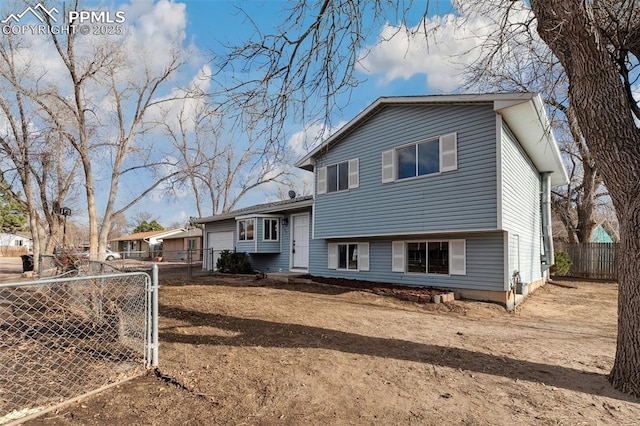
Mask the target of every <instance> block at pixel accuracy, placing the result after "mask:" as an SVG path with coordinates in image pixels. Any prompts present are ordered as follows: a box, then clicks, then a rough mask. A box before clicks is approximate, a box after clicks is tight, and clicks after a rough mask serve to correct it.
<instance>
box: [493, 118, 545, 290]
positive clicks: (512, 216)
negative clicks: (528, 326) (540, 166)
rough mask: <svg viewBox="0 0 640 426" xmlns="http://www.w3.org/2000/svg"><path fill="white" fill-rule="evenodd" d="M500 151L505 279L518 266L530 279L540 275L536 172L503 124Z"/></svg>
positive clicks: (527, 279) (525, 276) (526, 278)
mask: <svg viewBox="0 0 640 426" xmlns="http://www.w3.org/2000/svg"><path fill="white" fill-rule="evenodd" d="M501 153H502V155H501V167H502V228H503V229H504V230H506V231H508V238H509V256H508V259H509V265H508V269H507V271H506V273H507V275H508V276H507V279H508V280H510V279H511V276H512V274H513V272H514V271H515V270H519V271H520V278H521V280H522V282H524V283H530V282H532V281H536V280H539V279H541V278H542V270H541V266H540V253H541V241H540V239H541V229H540V226H541V225H540V220H541V219H540V186H541V181H540V174H539V173H538V170H536V168H535V166H534V165H533V164H532V163H531V161H530V160H529V158H528V157H527V155H526V153H525V152H524V151H523V150H522V148H521V147H520V144H518V142H516V138H515V136H514V135H513V134H512V133H511V131H510V130H509V128H508V127H507V126H506V125H504V124H503V125H502V138H501Z"/></svg>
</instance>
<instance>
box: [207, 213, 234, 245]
mask: <svg viewBox="0 0 640 426" xmlns="http://www.w3.org/2000/svg"><path fill="white" fill-rule="evenodd" d="M228 231H233V234H234V235H235V234H236V221H235V219H228V220H221V221H219V222H209V223H205V225H204V235H205V236H206V235H209V232H228ZM203 238H206V237H204V236H203ZM204 244H205V246H204V248H205V249H206V248H207V245H209V243H208V242H207V243H204Z"/></svg>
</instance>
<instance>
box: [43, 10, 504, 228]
mask: <svg viewBox="0 0 640 426" xmlns="http://www.w3.org/2000/svg"><path fill="white" fill-rule="evenodd" d="M425 2H426V0H417V1H415V3H414V5H413V8H412V9H411V10H410V12H409V14H408V22H407V25H408V27H410V28H412V27H415V28H421V27H420V26H419V25H420V24H421V19H422V13H423V12H424V8H425V5H426V3H425ZM36 3H37V2H36V1H34V4H36ZM462 3H464V2H462ZM85 5H86V6H85V7H88V8H96V9H98V10H112V11H117V10H124V11H126V14H127V22H126V25H127V26H128V27H129V28H130V29H131V32H132V34H134V36H135V37H138V38H139V39H138V40H135V43H129V45H132V46H134V47H132V49H133V50H132V52H130V55H137V54H138V52H137V51H136V50H135V49H136V47H135V46H136V43H137V46H138V48H139V47H140V46H147V47H148V46H152V50H153V52H154V55H155V56H157V58H154V60H155V59H157V60H158V63H161V59H162V57H163V54H164V52H163V47H164V46H165V45H164V44H163V42H164V40H175V39H179V40H180V43H181V44H182V45H183V46H185V48H186V47H187V46H191V48H193V49H194V52H195V53H194V54H193V55H192V58H191V63H190V66H189V67H188V68H187V69H186V70H185V71H183V73H182V74H181V76H180V78H178V79H177V80H176V82H175V83H176V86H178V85H184V84H187V83H189V82H190V81H192V80H193V79H194V78H195V76H197V75H198V74H199V73H202V72H203V70H204V69H206V67H207V66H210V63H211V62H210V59H211V55H212V54H213V55H214V56H216V55H217V52H220V49H221V44H225V43H234V44H240V43H242V42H243V41H245V40H247V39H248V38H249V37H250V36H251V35H252V34H253V32H254V28H253V26H252V24H251V23H250V22H249V19H248V18H247V17H246V16H245V15H244V14H243V13H241V12H240V11H239V8H242V9H244V11H245V13H246V14H247V15H248V16H249V17H250V19H251V21H253V22H254V23H255V24H256V25H257V26H258V27H259V28H260V30H261V31H262V32H263V33H273V32H274V29H275V28H276V26H277V25H279V24H282V21H283V19H284V16H286V15H285V11H284V10H285V9H286V8H287V7H289V6H290V5H291V3H290V2H285V1H268V0H267V1H226V0H218V1H206V0H195V1H178V0H174V1H169V0H127V1H115V2H106V3H105V2H98V1H89V2H85ZM429 10H430V16H429V18H428V21H427V22H426V24H427V26H430V27H434V26H437V27H438V31H437V32H436V33H435V35H434V36H433V37H431V38H430V39H429V43H428V46H427V44H426V42H425V37H424V35H422V36H420V35H418V37H415V38H413V39H410V38H408V37H407V36H406V32H405V31H404V28H401V31H398V29H397V26H398V25H400V23H399V22H396V21H395V20H396V19H397V18H396V15H395V13H393V11H390V12H389V16H388V17H386V23H383V22H378V23H376V24H375V25H374V24H371V25H370V26H369V33H368V39H367V45H368V46H369V50H368V51H367V52H365V51H363V52H362V60H361V61H360V65H359V66H358V74H357V77H358V78H359V80H362V81H363V82H362V83H361V84H360V85H359V86H358V87H356V88H355V89H354V90H353V92H352V93H351V96H350V100H349V103H348V105H347V106H346V108H344V109H343V110H341V111H340V115H338V116H335V117H332V123H345V122H347V121H349V120H350V119H351V118H353V117H354V116H355V115H357V114H358V113H359V112H360V111H361V110H363V109H364V108H366V107H367V106H368V105H369V104H370V103H372V102H373V101H375V99H377V98H378V97H380V96H396V95H423V94H437V93H451V92H454V91H456V90H457V89H458V88H459V86H460V85H461V84H462V82H463V72H462V71H463V70H464V66H465V64H468V63H470V62H471V61H472V60H473V57H474V53H472V50H473V48H474V47H477V46H478V44H479V39H480V37H482V36H485V35H487V34H488V32H489V31H490V29H491V24H492V23H491V22H490V21H488V18H482V17H478V16H476V15H473V14H470V15H469V16H466V21H465V24H464V25H461V24H460V23H459V21H457V18H456V17H455V16H454V15H452V14H451V13H452V11H453V8H452V6H451V4H450V3H449V2H448V1H445V0H441V1H433V0H431V1H430V2H429ZM380 40H384V42H380ZM365 53H367V55H366V57H365ZM46 55H48V53H43V55H42V56H46ZM45 63H46V61H45ZM47 66H49V67H50V66H51V65H47ZM214 72H215V70H214ZM51 75H55V70H52V71H51ZM165 91H169V92H170V91H171V88H165ZM318 126H320V125H319V124H318V125H316V124H314V123H305V124H303V123H287V127H286V132H287V134H288V138H289V139H288V141H287V143H288V145H289V147H290V149H291V152H293V153H294V157H301V156H303V155H304V154H305V152H306V151H305V148H306V147H305V146H304V144H303V143H302V141H304V140H308V139H309V137H308V136H309V134H316V133H317V132H318V131H327V129H322V128H321V127H318ZM300 179H305V180H307V181H308V182H307V183H309V182H310V181H311V178H310V176H308V175H306V176H305V174H304V173H303V172H301V173H300ZM136 184H138V182H128V183H126V184H125V187H123V188H121V192H122V194H123V196H126V195H127V193H128V192H130V188H127V187H126V185H136ZM103 190H104V188H103ZM285 192H286V191H285ZM275 194H276V188H274V187H273V186H267V187H265V188H262V189H260V190H254V191H252V192H251V193H250V194H248V195H247V196H246V197H245V198H243V199H242V200H241V202H240V203H239V205H238V207H243V206H247V205H251V204H256V203H261V202H265V201H271V200H273V199H274V197H275ZM98 199H100V197H98ZM78 204H80V202H79V203H78ZM98 207H99V208H100V206H98ZM76 211H82V207H81V206H79V207H77V208H76ZM137 212H149V213H152V214H153V216H154V218H155V219H157V220H158V221H159V222H160V223H161V224H163V225H165V226H168V225H170V224H172V223H176V222H178V223H186V221H187V220H188V218H189V217H190V216H195V215H196V210H195V205H194V203H193V202H192V199H191V197H189V195H188V194H181V195H179V196H178V197H176V198H167V197H166V196H164V195H163V194H161V193H156V194H154V195H153V196H150V197H148V198H146V199H145V200H143V201H142V202H140V203H139V204H138V205H136V206H135V207H133V208H132V209H130V210H129V211H128V213H127V216H129V217H133V216H134V215H135V214H136V213H137ZM82 219H83V218H82V214H78V215H77V216H76V220H78V221H80V222H82Z"/></svg>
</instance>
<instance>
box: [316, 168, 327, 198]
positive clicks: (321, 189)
mask: <svg viewBox="0 0 640 426" xmlns="http://www.w3.org/2000/svg"><path fill="white" fill-rule="evenodd" d="M317 175H318V190H317V191H316V192H317V194H318V195H320V194H326V193H327V167H326V166H324V167H320V168H319V169H318V173H317Z"/></svg>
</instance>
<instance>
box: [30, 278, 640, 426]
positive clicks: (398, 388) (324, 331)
mask: <svg viewBox="0 0 640 426" xmlns="http://www.w3.org/2000/svg"><path fill="white" fill-rule="evenodd" d="M161 284H162V288H161V291H160V305H161V306H160V313H161V320H160V342H161V345H160V367H159V369H158V371H157V372H155V373H153V372H151V373H149V374H148V375H146V376H144V377H139V378H136V379H134V380H132V381H130V382H127V383H125V384H122V385H120V386H118V387H116V388H113V389H110V390H108V391H105V392H103V393H100V394H98V395H95V396H93V397H90V398H88V399H85V400H83V401H81V402H77V403H74V404H72V405H70V406H68V407H66V408H64V409H61V410H59V411H57V412H51V413H48V414H46V415H44V416H42V417H40V418H39V419H37V420H33V421H30V422H28V423H27V424H28V425H40V424H46V425H104V424H109V425H111V424H121V425H124V424H149V425H167V424H168V425H210V424H223V425H224V424H229V425H238V424H249V425H254V424H263V425H270V424H385V425H386V424H399V425H407V424H420V425H442V424H462V425H514V424H536V425H595V424H598V425H600V424H612V425H637V424H640V400H638V399H636V398H631V397H628V396H626V395H624V394H621V393H619V392H616V391H614V390H613V389H612V388H611V387H610V385H609V384H608V382H607V379H606V375H607V373H608V371H609V370H610V368H611V366H612V363H613V357H614V352H615V336H616V297H617V289H616V286H615V285H614V284H593V283H572V284H576V285H578V287H579V288H578V289H568V288H561V287H557V286H553V285H547V286H546V287H544V288H541V289H539V290H538V291H537V292H536V293H535V294H534V295H533V296H531V297H530V298H529V299H528V300H526V301H525V303H524V304H523V305H521V307H519V308H518V309H517V310H516V311H515V312H514V313H507V312H505V311H504V309H503V308H501V307H500V306H497V305H492V304H486V303H478V302H467V301H455V302H453V303H447V304H440V305H435V304H426V305H425V304H417V303H413V302H408V301H401V300H397V299H395V298H392V297H385V296H379V295H375V294H372V293H367V292H362V291H351V290H347V289H343V288H336V287H330V286H322V285H309V284H303V285H289V284H280V283H275V282H270V281H268V280H263V281H251V280H240V279H225V280H222V279H220V278H214V277H200V278H197V279H194V280H193V281H190V282H189V283H188V284H186V283H185V280H184V279H181V278H178V279H167V278H166V277H165V278H164V279H162V274H161Z"/></svg>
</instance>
